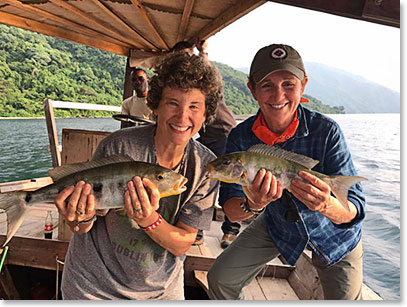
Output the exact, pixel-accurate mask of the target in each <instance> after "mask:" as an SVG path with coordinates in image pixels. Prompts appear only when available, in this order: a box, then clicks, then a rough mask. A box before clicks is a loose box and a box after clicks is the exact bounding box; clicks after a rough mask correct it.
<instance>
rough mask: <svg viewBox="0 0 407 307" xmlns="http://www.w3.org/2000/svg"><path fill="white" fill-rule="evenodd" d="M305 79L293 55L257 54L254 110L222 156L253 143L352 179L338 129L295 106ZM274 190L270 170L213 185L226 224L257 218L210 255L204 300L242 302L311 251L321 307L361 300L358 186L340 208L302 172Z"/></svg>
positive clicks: (272, 49)
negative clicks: (270, 265) (270, 273)
mask: <svg viewBox="0 0 407 307" xmlns="http://www.w3.org/2000/svg"><path fill="white" fill-rule="evenodd" d="M307 82H308V77H307V75H306V71H305V68H304V64H303V61H302V59H301V57H300V55H299V54H298V52H297V51H296V50H295V49H294V48H292V47H291V46H288V45H283V44H273V45H270V46H266V47H264V48H262V49H260V50H259V51H258V52H257V54H256V55H255V57H254V59H253V62H252V64H251V68H250V74H249V82H248V84H247V85H248V87H249V89H250V91H251V93H252V95H253V97H254V99H256V100H257V102H258V104H259V107H260V109H259V111H258V113H257V114H256V115H255V116H252V117H250V118H248V119H247V120H245V121H244V122H242V123H241V124H239V125H238V126H237V127H236V128H234V129H233V130H232V131H231V133H230V134H229V137H228V141H227V145H226V153H230V152H236V151H247V150H248V149H249V148H250V147H251V146H253V145H255V144H267V145H270V146H273V145H274V146H275V147H281V148H283V149H286V150H288V151H291V152H295V153H297V154H301V155H304V156H308V157H310V158H312V159H315V160H318V161H319V163H318V164H317V165H316V166H315V167H314V168H313V170H315V171H317V172H320V173H324V174H326V175H347V176H355V175H356V170H355V168H354V165H353V162H352V158H351V154H350V152H349V150H348V147H347V145H346V142H345V137H344V135H343V133H342V131H341V129H340V127H339V126H338V124H337V123H336V122H335V121H334V120H332V119H331V118H329V117H327V116H324V115H323V114H320V113H317V112H313V111H310V110H308V109H306V108H304V107H302V105H300V102H301V101H302V100H303V98H302V95H303V93H304V89H305V86H306V84H307ZM298 176H299V177H301V180H298V179H292V180H291V186H290V188H289V190H290V191H287V190H284V191H283V190H282V187H281V185H280V183H279V182H278V181H277V179H276V177H275V176H274V175H273V174H272V172H271V171H266V170H264V169H261V170H259V172H258V173H257V175H256V178H255V179H254V181H253V183H252V184H251V185H250V186H248V187H246V188H245V189H244V190H245V192H243V189H242V186H240V185H236V184H230V183H229V184H228V183H223V182H222V183H221V189H220V195H219V202H220V203H221V204H223V208H224V210H225V213H226V215H227V216H228V217H229V219H230V220H231V221H241V220H244V219H247V218H249V217H251V216H253V215H258V217H257V218H256V219H255V220H254V221H253V222H252V223H251V224H250V225H249V226H248V227H247V228H246V229H245V230H243V231H242V232H241V233H240V234H239V236H238V237H237V238H236V239H235V240H234V241H233V242H232V243H231V244H230V246H229V247H228V248H227V249H225V250H224V252H223V253H222V254H221V255H219V256H218V258H217V259H216V261H215V263H214V264H213V266H212V267H211V269H210V270H209V272H208V283H209V292H210V297H211V298H212V299H243V298H244V295H243V291H242V288H243V287H245V286H246V285H248V284H249V283H250V282H251V280H252V279H253V278H254V277H255V276H256V275H257V274H258V273H259V272H260V270H261V269H262V268H263V267H264V265H265V264H266V263H267V262H269V261H270V260H272V259H274V258H275V257H277V256H278V255H282V256H283V257H284V258H285V260H286V261H287V262H288V263H289V264H290V265H294V264H295V263H296V261H297V259H298V258H299V257H300V256H301V254H302V252H303V250H304V249H305V248H308V249H310V250H312V263H313V265H314V266H315V268H316V270H317V272H318V275H319V278H320V281H321V285H322V288H323V292H324V297H325V299H327V300H331V299H335V300H339V299H349V300H354V299H361V297H362V292H361V291H362V281H363V274H362V264H363V251H362V240H361V238H362V221H363V220H364V218H365V215H366V209H365V197H364V194H363V192H362V186H361V184H360V183H357V184H355V185H353V186H352V187H351V188H350V189H349V191H348V199H347V203H346V205H345V204H344V205H342V204H341V203H340V202H339V201H338V199H337V198H335V197H334V196H333V195H332V194H331V188H330V186H329V185H328V184H326V183H325V182H323V181H322V180H320V179H318V178H317V177H315V176H313V175H312V174H310V173H308V172H303V171H301V172H299V173H298Z"/></svg>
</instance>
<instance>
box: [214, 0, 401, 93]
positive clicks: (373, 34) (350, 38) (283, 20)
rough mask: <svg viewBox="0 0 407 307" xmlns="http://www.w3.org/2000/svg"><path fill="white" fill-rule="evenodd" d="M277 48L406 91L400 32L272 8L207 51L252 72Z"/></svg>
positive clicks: (218, 37) (225, 33) (237, 25)
mask: <svg viewBox="0 0 407 307" xmlns="http://www.w3.org/2000/svg"><path fill="white" fill-rule="evenodd" d="M272 43H284V44H288V45H291V46H293V47H294V48H295V49H296V50H297V51H298V52H299V53H300V54H301V56H302V58H303V60H304V61H305V62H318V63H322V64H326V65H329V66H333V67H336V68H339V69H342V70H345V71H348V72H351V73H353V74H356V75H360V76H363V77H364V78H366V79H369V80H371V81H374V82H376V83H379V84H381V85H384V86H386V87H389V88H391V89H393V90H396V91H400V29H399V28H394V27H389V26H383V25H379V24H374V23H371V22H364V21H360V20H355V19H350V18H344V17H339V16H335V15H331V14H326V13H321V12H316V11H311V10H306V9H301V8H296V7H292V6H288V5H283V4H278V3H270V2H267V3H266V4H264V5H262V6H260V7H259V8H257V9H255V10H254V11H252V12H251V13H249V14H247V15H246V16H244V17H242V18H240V19H239V20H237V21H236V22H234V23H233V24H231V25H230V26H228V27H227V28H225V29H223V30H222V31H221V32H219V33H217V34H215V35H214V36H212V37H211V38H210V39H209V40H208V49H207V51H208V53H209V58H210V60H213V61H217V62H221V63H224V64H228V65H230V66H232V67H234V68H238V67H250V64H251V61H252V59H253V57H254V55H255V54H256V52H257V50H259V49H260V48H262V47H264V46H267V45H269V44H272Z"/></svg>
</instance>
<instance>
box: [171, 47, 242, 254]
mask: <svg viewBox="0 0 407 307" xmlns="http://www.w3.org/2000/svg"><path fill="white" fill-rule="evenodd" d="M207 45H208V44H207V41H206V40H201V41H199V42H198V43H196V44H195V46H196V48H197V49H198V51H199V56H201V57H202V58H203V59H204V60H205V61H206V62H207V63H208V64H210V61H209V59H208V53H207V52H205V49H206V47H207ZM171 51H172V52H175V51H184V52H187V53H189V54H194V49H193V45H192V44H190V43H189V42H186V41H180V42H178V43H176V44H175V45H174V46H173V47H172V48H171ZM211 65H212V64H211ZM213 66H214V67H215V65H213ZM216 70H217V68H216ZM217 71H218V70H217ZM218 72H219V71H218ZM219 80H222V77H221V76H220V73H219ZM220 82H222V81H220ZM235 126H236V120H235V117H234V115H233V112H232V111H231V110H230V109H229V108H228V106H227V105H226V103H225V99H224V97H222V100H221V101H219V104H218V109H217V110H216V115H215V119H214V120H213V121H212V122H211V123H210V124H204V125H203V126H202V128H201V129H200V130H199V138H198V141H199V142H201V143H202V144H203V145H205V146H206V147H208V148H209V149H210V150H212V152H213V153H214V154H215V155H216V156H218V157H219V156H221V155H222V154H223V153H224V152H225V147H226V139H227V137H228V135H229V133H230V131H231V130H232V128H234V127H235ZM215 213H216V212H215ZM239 229H240V223H232V222H230V221H229V219H228V218H227V217H226V216H225V221H224V222H223V224H222V231H223V233H224V235H223V237H222V239H221V246H222V247H223V248H226V247H227V246H228V245H229V244H230V242H231V241H232V240H233V239H234V238H235V237H236V236H237V234H238V233H239ZM203 242H204V238H203V232H202V231H201V230H199V231H198V234H197V238H196V241H195V243H194V244H195V245H200V244H202V243H203Z"/></svg>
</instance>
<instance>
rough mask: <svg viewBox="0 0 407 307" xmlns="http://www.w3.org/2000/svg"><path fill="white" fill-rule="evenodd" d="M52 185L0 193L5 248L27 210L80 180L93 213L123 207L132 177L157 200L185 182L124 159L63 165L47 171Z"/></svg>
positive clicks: (158, 168) (175, 191)
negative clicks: (145, 183)
mask: <svg viewBox="0 0 407 307" xmlns="http://www.w3.org/2000/svg"><path fill="white" fill-rule="evenodd" d="M48 173H49V175H50V177H51V178H52V179H53V181H54V183H52V184H50V185H47V186H45V187H43V188H41V189H38V190H36V191H16V192H8V193H0V209H3V210H5V212H6V214H7V239H6V242H5V243H4V244H3V246H5V245H6V244H7V243H8V242H9V241H10V239H11V238H12V236H13V235H14V234H15V233H16V231H17V230H18V228H19V227H20V225H21V223H22V222H23V220H24V216H25V214H26V213H27V211H28V209H29V208H30V207H31V206H33V205H35V204H38V203H54V199H55V197H56V195H57V194H58V193H59V192H61V191H62V190H63V189H64V188H66V187H68V186H71V185H75V184H76V183H77V182H78V181H80V180H83V181H85V182H86V183H89V184H91V186H92V189H93V194H94V195H95V198H96V200H97V203H98V207H97V209H115V208H123V207H124V193H125V191H126V190H127V182H129V181H130V180H132V178H133V177H135V176H139V177H141V178H148V179H149V180H151V181H152V182H153V183H155V185H156V186H157V188H158V190H159V191H160V196H161V197H167V196H171V195H177V194H180V193H182V192H184V191H185V190H186V187H185V184H186V182H187V181H188V179H187V178H185V177H184V176H182V175H180V174H178V173H177V172H174V171H172V170H170V169H166V168H164V167H162V166H159V165H156V164H150V163H146V162H140V161H134V160H133V159H131V158H130V157H128V156H111V157H108V158H102V159H98V160H93V161H89V162H84V163H76V164H68V165H63V166H60V167H57V168H54V169H51V170H49V171H48Z"/></svg>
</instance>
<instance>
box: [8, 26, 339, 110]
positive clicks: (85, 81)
mask: <svg viewBox="0 0 407 307" xmlns="http://www.w3.org/2000/svg"><path fill="white" fill-rule="evenodd" d="M214 63H215V65H216V66H217V67H218V68H219V71H220V73H221V75H222V77H223V82H224V94H225V100H226V103H227V105H228V106H229V107H230V108H231V110H232V111H233V112H234V113H235V114H236V115H238V114H239V115H240V114H252V113H255V112H256V111H257V103H256V101H255V100H254V99H253V98H252V96H251V94H250V91H249V89H248V88H247V86H246V83H247V75H246V74H245V73H243V72H240V71H237V70H235V69H233V68H232V67H230V66H227V65H224V64H221V63H216V62H214ZM125 65H126V58H125V57H123V56H119V55H116V54H112V53H108V52H105V51H101V50H99V49H95V48H91V47H86V46H83V45H80V44H75V43H71V42H67V41H64V40H60V39H57V38H53V37H48V36H45V35H41V34H38V33H33V32H30V31H25V30H22V29H18V28H14V27H9V26H5V25H0V117H36V116H43V115H44V111H43V101H44V100H45V99H47V98H49V99H53V100H63V101H73V102H86V103H98V104H105V105H116V106H120V105H121V102H122V97H123V83H124V71H125ZM308 98H310V99H311V100H312V102H311V103H309V104H308V105H306V106H307V107H309V108H313V109H316V110H319V111H321V112H324V113H338V112H341V111H342V110H341V107H335V108H330V107H328V106H325V105H323V104H322V102H320V101H318V100H316V99H314V98H312V97H308ZM341 113H342V112H341ZM107 114H109V115H110V113H103V112H95V111H86V110H60V109H58V110H56V111H55V115H56V116H94V115H107Z"/></svg>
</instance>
